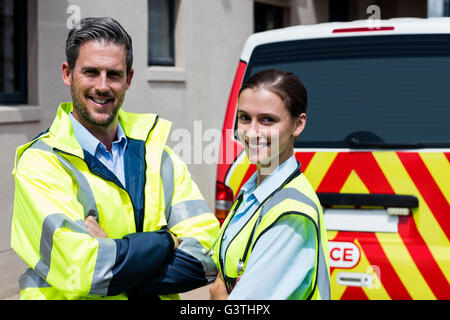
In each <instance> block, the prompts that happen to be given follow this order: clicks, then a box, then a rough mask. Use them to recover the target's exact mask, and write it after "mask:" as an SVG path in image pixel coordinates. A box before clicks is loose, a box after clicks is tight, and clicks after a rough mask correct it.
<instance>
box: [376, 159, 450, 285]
mask: <svg viewBox="0 0 450 320" xmlns="http://www.w3.org/2000/svg"><path fill="white" fill-rule="evenodd" d="M373 156H374V157H375V159H376V160H377V162H378V165H379V166H380V168H381V170H382V171H383V173H384V175H385V177H386V179H387V180H388V181H389V183H390V185H391V186H392V188H393V189H394V191H395V193H397V194H410V195H415V196H416V197H417V198H418V200H419V208H418V209H415V210H413V219H414V221H415V223H416V226H417V229H418V230H419V232H420V234H421V235H422V237H423V239H424V241H425V243H426V244H427V246H428V248H429V250H430V251H431V254H432V255H433V257H434V259H435V261H436V263H437V264H438V266H439V268H440V269H441V271H442V273H443V274H444V275H445V277H446V278H447V280H449V281H450V259H449V257H450V247H449V245H448V239H447V237H446V235H445V234H444V231H442V229H441V227H440V226H439V224H438V223H437V221H436V219H435V218H434V216H433V213H432V212H431V210H430V208H429V207H428V206H427V204H426V202H425V201H424V200H423V198H422V196H421V194H420V193H419V191H418V190H417V188H416V186H415V185H414V182H413V181H412V179H411V177H410V176H409V174H408V173H407V172H406V169H405V168H404V167H403V165H402V163H401V161H400V159H399V158H398V156H397V154H396V153H395V152H374V153H373Z"/></svg>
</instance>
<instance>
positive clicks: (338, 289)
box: [330, 239, 390, 300]
mask: <svg viewBox="0 0 450 320" xmlns="http://www.w3.org/2000/svg"><path fill="white" fill-rule="evenodd" d="M355 243H356V244H357V245H358V247H359V248H360V255H361V258H360V260H359V263H358V265H357V266H356V267H354V268H352V269H335V270H334V271H333V274H332V275H331V277H330V281H331V282H330V284H331V298H332V299H333V300H334V299H336V300H338V299H341V298H342V295H343V294H344V292H345V289H347V286H341V285H339V284H337V274H338V273H340V272H352V273H353V272H356V273H369V274H371V275H372V276H373V277H374V280H373V285H372V287H370V288H369V287H361V288H362V289H363V291H364V293H365V294H366V295H367V297H368V298H369V299H371V300H389V299H390V297H389V294H388V293H387V291H386V289H385V288H384V286H383V284H382V282H381V280H382V279H383V271H382V270H380V272H379V273H380V277H378V275H377V269H378V266H371V265H370V263H369V260H368V259H367V257H366V255H365V254H364V251H363V250H362V249H361V245H360V243H359V241H358V240H357V239H355ZM380 278H381V279H380Z"/></svg>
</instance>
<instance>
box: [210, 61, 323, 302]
mask: <svg viewBox="0 0 450 320" xmlns="http://www.w3.org/2000/svg"><path fill="white" fill-rule="evenodd" d="M306 105H307V94H306V89H305V87H304V86H303V84H302V82H301V81H300V80H299V79H298V78H297V77H296V76H295V75H294V74H292V73H288V72H285V71H282V70H275V69H272V70H265V71H261V72H258V73H256V74H255V75H253V76H252V77H251V78H250V79H249V80H248V81H247V82H246V83H245V84H244V85H243V86H242V88H241V90H240V92H239V97H238V134H239V138H240V140H241V142H242V144H243V146H244V149H245V152H246V154H247V157H248V159H249V160H250V162H251V163H254V164H256V167H257V171H256V172H255V174H254V175H253V176H252V177H251V178H250V179H249V180H248V181H247V182H246V183H245V184H244V185H243V186H242V188H241V192H240V194H239V196H238V197H237V199H236V201H235V203H234V205H233V207H232V209H231V211H230V214H229V215H228V217H227V219H226V220H225V222H224V224H223V226H222V229H221V231H220V234H219V237H218V240H217V241H216V243H215V244H214V246H213V248H212V249H211V250H210V251H209V252H208V254H210V255H212V256H213V258H214V260H215V261H216V265H217V268H218V270H219V274H218V276H217V279H216V281H215V282H214V283H213V285H212V286H211V287H210V294H211V298H212V299H277V300H284V299H329V297H330V287H329V266H328V265H329V264H328V245H327V238H326V231H325V226H324V221H323V214H322V208H321V205H320V203H319V200H318V198H317V196H316V194H315V192H314V190H313V188H312V187H311V185H310V184H309V182H308V180H307V179H306V177H305V176H304V175H303V174H302V172H301V171H300V164H299V163H298V162H297V160H296V158H295V155H294V142H295V140H296V139H297V137H298V136H299V135H300V133H301V132H302V131H303V129H304V127H305V123H306V113H305V112H306Z"/></svg>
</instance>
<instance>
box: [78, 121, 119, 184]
mask: <svg viewBox="0 0 450 320" xmlns="http://www.w3.org/2000/svg"><path fill="white" fill-rule="evenodd" d="M69 117H70V120H71V121H72V127H73V132H74V134H75V138H76V139H77V141H78V143H79V144H80V146H81V148H83V149H84V150H86V151H87V152H89V153H90V154H91V155H92V156H94V157H95V158H96V159H97V160H99V161H100V162H101V163H102V164H104V165H105V166H106V167H107V168H108V169H109V170H110V171H111V172H112V173H114V174H115V175H116V177H117V178H118V179H119V181H120V182H121V183H122V185H123V186H124V187H126V186H125V171H124V157H123V155H124V153H125V149H126V147H127V137H126V136H125V133H124V132H123V129H122V127H121V125H120V123H119V124H118V126H117V137H116V140H115V141H114V142H113V143H112V147H111V152H109V151H108V149H106V146H105V145H104V144H103V143H101V142H100V141H99V140H98V139H97V138H96V137H95V136H94V135H92V133H90V132H89V130H87V129H86V128H85V127H84V126H83V125H82V124H81V123H80V122H78V120H77V119H75V117H74V116H73V115H72V113H70V114H69Z"/></svg>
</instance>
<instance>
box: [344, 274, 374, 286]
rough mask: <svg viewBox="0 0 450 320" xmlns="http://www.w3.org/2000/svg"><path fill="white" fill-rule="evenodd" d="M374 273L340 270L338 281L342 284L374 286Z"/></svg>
mask: <svg viewBox="0 0 450 320" xmlns="http://www.w3.org/2000/svg"><path fill="white" fill-rule="evenodd" d="M373 280H374V279H373V275H371V274H368V273H353V272H339V273H338V274H337V277H336V282H337V283H338V284H339V285H341V286H350V287H369V288H371V287H372V286H373V282H374V281H373Z"/></svg>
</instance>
